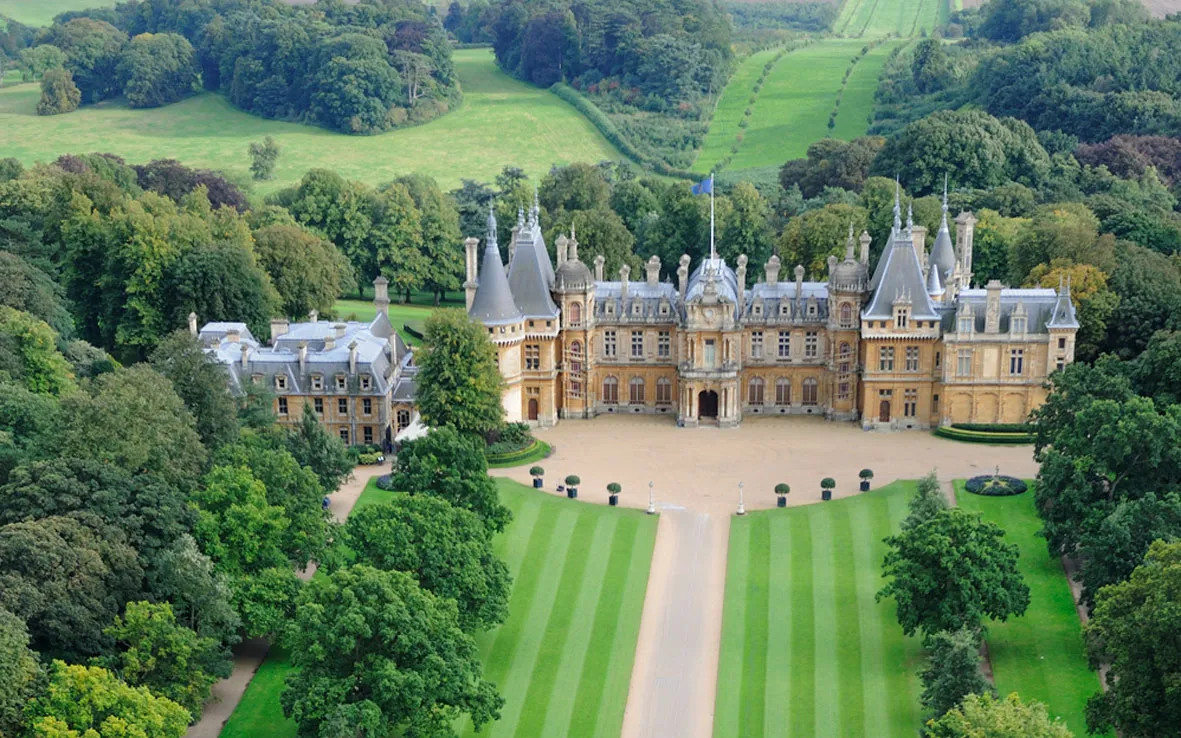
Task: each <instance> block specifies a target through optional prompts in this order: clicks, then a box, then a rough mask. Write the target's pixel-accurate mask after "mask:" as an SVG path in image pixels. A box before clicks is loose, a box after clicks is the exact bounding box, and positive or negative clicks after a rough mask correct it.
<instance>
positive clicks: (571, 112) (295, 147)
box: [0, 49, 622, 194]
mask: <svg viewBox="0 0 1181 738" xmlns="http://www.w3.org/2000/svg"><path fill="white" fill-rule="evenodd" d="M454 59H455V67H456V71H457V73H458V75H459V81H460V84H461V85H462V87H463V91H464V101H463V106H462V107H461V108H460V109H459V110H456V111H453V112H451V113H448V114H447V115H444V116H443V117H441V118H439V119H437V120H433V121H431V122H430V123H426V124H424V125H421V126H417V127H414V128H406V129H402V130H398V131H391V132H389V133H384V134H381V135H377V136H346V135H344V134H342V133H334V132H332V131H327V130H324V129H321V128H314V127H312V126H305V125H300V124H297V123H283V122H279V121H272V120H266V119H265V118H258V117H255V116H252V115H249V114H247V113H243V112H242V111H240V110H238V109H236V108H234V107H233V106H231V105H230V104H229V103H228V102H227V101H226V99H225V98H224V97H222V96H221V95H216V94H213V93H205V94H201V95H197V96H195V97H192V98H189V99H187V100H183V101H181V102H179V103H175V104H173V105H168V106H165V107H162V108H154V109H151V110H132V109H130V108H128V107H127V106H126V105H124V104H122V103H121V102H117V101H112V102H106V103H102V104H100V105H95V106H87V107H83V108H80V109H79V110H76V111H75V112H73V113H68V114H66V115H59V116H54V117H52V118H46V117H43V116H38V115H37V114H36V107H37V100H38V98H39V96H40V88H39V86H38V85H35V84H27V85H18V86H14V87H6V88H3V89H0V130H2V131H4V138H3V155H4V156H14V157H16V158H17V159H19V160H21V161H22V162H23V163H25V164H26V165H29V164H32V163H34V162H37V161H53V160H54V159H56V158H57V157H58V156H60V155H61V154H65V153H85V152H91V151H102V152H110V153H113V154H118V155H119V156H122V157H124V158H125V159H127V160H128V161H130V162H132V163H142V162H147V161H149V160H151V159H159V158H170V159H179V160H180V161H182V162H184V163H185V164H188V165H190V166H199V167H209V168H212V169H219V170H223V171H229V172H231V173H234V174H236V175H237V176H239V177H241V178H243V179H248V178H249V175H248V173H247V170H248V167H249V159H248V157H247V155H246V148H247V146H248V145H249V144H250V142H252V141H257V140H259V139H261V138H262V137H263V136H268V135H269V136H273V137H274V138H275V140H276V141H277V142H278V143H279V146H280V147H281V148H282V150H283V153H282V154H281V155H280V157H279V164H278V168H277V169H276V174H275V179H273V180H270V181H268V182H264V183H258V184H256V186H255V189H256V191H257V192H258V193H260V194H267V193H270V192H273V191H275V190H277V189H280V188H281V187H285V186H287V185H290V184H293V183H295V182H297V181H298V180H299V178H300V177H302V176H303V175H304V173H305V172H307V170H309V169H312V168H316V167H323V168H327V169H333V170H335V171H337V172H339V173H340V174H341V175H342V176H344V177H346V178H349V179H356V180H360V181H363V182H367V183H369V184H378V183H381V182H388V181H389V180H391V179H393V178H394V177H397V176H399V175H401V174H407V173H410V172H418V173H422V174H428V175H430V176H432V177H434V178H435V179H437V180H438V181H439V184H440V185H442V186H443V187H444V188H446V189H451V188H454V187H458V186H459V185H460V180H461V179H464V178H467V179H475V180H479V181H491V180H492V178H493V177H494V176H495V175H496V174H497V173H499V172H500V170H501V169H503V168H504V167H505V166H507V165H513V166H518V167H521V168H522V169H524V170H525V171H526V172H528V173H529V175H530V176H538V177H540V176H541V175H542V174H544V173H546V172H548V171H549V168H550V166H551V165H553V164H563V163H569V162H598V161H602V160H604V159H612V160H615V159H620V158H622V155H621V154H620V153H619V151H618V150H617V149H616V148H615V147H614V146H612V145H611V144H610V143H608V142H607V140H606V139H605V138H603V136H602V135H601V134H600V133H599V132H598V131H597V130H596V129H595V127H594V126H593V125H591V123H590V121H588V120H587V119H586V118H585V117H583V116H582V115H581V114H580V113H579V112H578V111H576V110H575V109H574V108H572V107H570V106H569V105H568V104H567V103H565V102H563V101H562V100H560V99H558V97H557V96H555V95H553V94H552V93H550V92H549V91H547V90H543V89H539V88H537V87H533V86H532V85H527V84H525V83H524V82H520V81H518V80H515V79H513V78H511V77H509V76H508V75H506V74H504V73H503V72H501V71H500V70H499V69H497V67H496V63H495V61H494V60H493V58H492V52H491V50H488V49H466V50H460V51H456V52H455V54H454Z"/></svg>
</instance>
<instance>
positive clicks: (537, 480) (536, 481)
mask: <svg viewBox="0 0 1181 738" xmlns="http://www.w3.org/2000/svg"><path fill="white" fill-rule="evenodd" d="M529 476H531V477H533V489H541V484H542V480H541V478H542V477H544V476H545V469H542V468H541V467H540V466H531V467H529Z"/></svg>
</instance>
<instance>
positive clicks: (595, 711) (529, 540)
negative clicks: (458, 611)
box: [222, 479, 656, 738]
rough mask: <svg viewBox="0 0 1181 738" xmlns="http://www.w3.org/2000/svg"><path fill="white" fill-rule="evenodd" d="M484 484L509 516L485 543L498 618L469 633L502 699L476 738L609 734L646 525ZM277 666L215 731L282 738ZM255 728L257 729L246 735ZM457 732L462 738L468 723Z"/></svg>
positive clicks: (645, 564) (372, 491)
mask: <svg viewBox="0 0 1181 738" xmlns="http://www.w3.org/2000/svg"><path fill="white" fill-rule="evenodd" d="M496 484H497V487H498V489H499V490H500V495H501V500H502V501H503V502H504V504H505V505H507V506H508V507H509V508H510V509H511V510H512V511H513V522H512V524H511V525H510V526H509V528H508V530H506V531H505V533H504V534H503V535H501V536H499V537H498V539H497V541H496V548H497V551H498V553H499V554H500V555H501V556H502V557H504V559H505V561H506V562H507V563H508V566H509V569H510V570H511V571H512V573H513V579H514V582H513V594H512V599H511V600H510V604H509V617H508V620H507V621H506V622H505V623H504V624H503V625H501V626H500V627H499V628H497V629H496V630H494V631H491V632H489V633H485V634H481V635H480V636H479V637H477V642H478V644H479V648H480V655H481V659H482V660H483V662H484V673H485V676H486V678H488V679H490V680H491V681H492V682H494V683H495V684H496V685H497V686H498V688H499V689H500V693H501V695H502V696H503V697H504V698H505V706H504V710H503V711H502V716H501V719H500V721H498V722H497V723H495V724H493V725H490V726H486V727H485V728H484V730H483V731H482V732H481V733H480V734H479V735H482V736H514V737H516V738H528V737H529V736H547V737H548V736H569V737H570V738H575V737H582V738H595V737H603V738H605V737H607V736H611V737H614V736H618V735H619V731H620V729H621V726H622V724H623V710H624V707H625V705H626V702H627V691H628V685H629V682H630V680H631V671H632V660H633V658H634V656H635V648H636V638H637V636H638V634H639V628H640V613H641V611H642V609H643V604H644V593H645V591H646V589H647V585H648V568H649V564H650V563H651V560H652V548H653V545H654V543H655V540H656V519H655V518H653V517H648V516H646V515H644V514H643V513H642V512H641V511H638V510H625V509H621V508H611V507H604V506H601V505H590V504H586V503H579V502H571V501H568V500H566V499H564V498H559V497H555V496H553V495H549V494H545V493H541V492H536V491H534V490H532V489H530V488H528V487H525V486H523V485H521V484H517V483H516V482H513V481H510V480H507V479H497V480H496ZM393 494H394V493H391V492H383V491H382V490H379V489H377V488H376V486H375V485H374V483H373V482H372V481H371V482H370V484H369V486H367V487H366V488H365V491H364V492H363V493H362V494H361V497H360V498H359V499H358V500H357V505H358V506H363V505H370V504H380V503H381V502H384V501H385V500H387V499H389V497H390V496H392V495H393ZM526 562H529V564H530V565H529V566H526V565H525V563H526ZM264 670H265V674H264ZM289 670H290V665H289V664H288V662H287V661H286V659H285V657H284V655H283V654H282V653H281V652H279V653H278V654H277V655H276V654H274V653H273V654H272V656H270V657H268V658H267V660H266V661H265V662H264V663H263V666H262V668H260V669H259V672H258V673H259V674H260V675H264V676H265V678H264V680H263V681H262V682H260V683H257V684H256V683H253V682H252V683H251V685H250V688H249V689H247V691H246V694H245V695H244V696H243V698H242V701H241V702H240V703H239V704H238V708H237V709H236V710H235V711H234V714H233V715H232V716H231V717H230V720H229V721H228V722H227V723H226V726H225V728H224V729H223V730H222V736H223V737H228V738H237V737H238V736H242V737H243V738H245V737H246V736H250V737H251V738H254V737H255V736H260V735H267V736H268V738H272V737H273V738H291V737H292V736H294V735H295V725H294V723H292V722H291V721H289V720H286V719H285V718H283V717H282V711H281V710H280V709H279V706H278V705H279V703H278V695H279V692H280V691H281V690H282V679H283V677H284V676H285V675H286V673H287V672H288V671H289ZM255 679H256V682H257V680H258V677H257V676H256V678H255ZM275 684H278V686H274V685H275ZM259 725H266V730H265V731H263V732H257V729H256V728H255V726H259ZM251 731H254V732H251ZM460 733H461V735H464V736H470V735H474V734H473V731H472V730H471V726H470V724H469V725H464V726H460Z"/></svg>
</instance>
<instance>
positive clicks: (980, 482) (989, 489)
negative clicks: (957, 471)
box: [964, 474, 1029, 497]
mask: <svg viewBox="0 0 1181 738" xmlns="http://www.w3.org/2000/svg"><path fill="white" fill-rule="evenodd" d="M964 489H966V490H968V491H969V492H971V493H972V494H974V495H984V496H986V497H1009V496H1010V495H1019V494H1021V493H1022V492H1024V491H1025V490H1027V489H1029V485H1027V484H1026V483H1025V482H1024V481H1022V480H1020V479H1018V478H1016V477H1006V476H1004V475H1003V474H1002V475H999V476H993V475H992V474H985V475H982V476H979V477H972V478H971V479H969V480H968V481H967V483H966V484H965V485H964Z"/></svg>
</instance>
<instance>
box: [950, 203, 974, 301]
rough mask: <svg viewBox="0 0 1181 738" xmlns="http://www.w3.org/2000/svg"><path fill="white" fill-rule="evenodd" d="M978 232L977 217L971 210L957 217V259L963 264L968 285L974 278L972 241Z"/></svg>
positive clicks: (966, 284)
mask: <svg viewBox="0 0 1181 738" xmlns="http://www.w3.org/2000/svg"><path fill="white" fill-rule="evenodd" d="M975 233H976V217H975V216H974V215H972V214H971V213H969V212H963V213H960V214H959V215H957V216H956V219H955V253H956V257H957V260H958V261H959V263H960V264H961V265H962V266H963V271H964V283H963V286H964V287H967V286H968V284H970V283H971V280H972V241H973V237H974V236H975Z"/></svg>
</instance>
